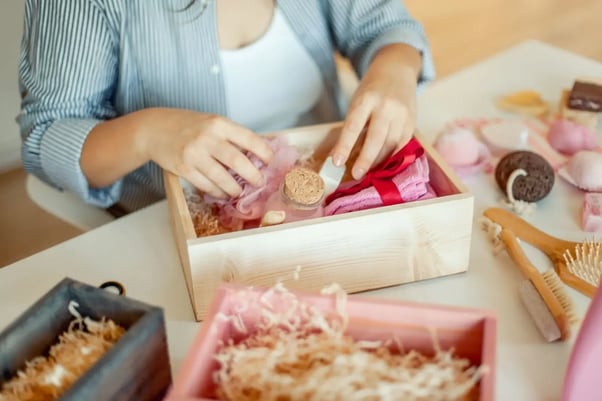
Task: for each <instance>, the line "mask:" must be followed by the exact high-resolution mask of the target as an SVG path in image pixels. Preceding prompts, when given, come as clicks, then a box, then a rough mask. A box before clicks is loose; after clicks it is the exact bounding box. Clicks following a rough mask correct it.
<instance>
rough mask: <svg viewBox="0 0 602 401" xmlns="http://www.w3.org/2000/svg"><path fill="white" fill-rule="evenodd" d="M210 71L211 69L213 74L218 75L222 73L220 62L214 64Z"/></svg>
mask: <svg viewBox="0 0 602 401" xmlns="http://www.w3.org/2000/svg"><path fill="white" fill-rule="evenodd" d="M209 71H211V73H212V74H213V75H217V74H219V73H220V71H221V69H220V68H219V65H218V64H213V65H212V66H211V68H210V69H209Z"/></svg>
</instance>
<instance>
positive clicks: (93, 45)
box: [17, 0, 122, 207]
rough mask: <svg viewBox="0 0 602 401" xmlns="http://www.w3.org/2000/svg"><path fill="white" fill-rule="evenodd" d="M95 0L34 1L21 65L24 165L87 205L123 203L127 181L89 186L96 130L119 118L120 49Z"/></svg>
mask: <svg viewBox="0 0 602 401" xmlns="http://www.w3.org/2000/svg"><path fill="white" fill-rule="evenodd" d="M116 40H117V39H116V37H115V34H114V31H112V30H111V28H110V25H109V23H108V21H107V19H106V16H105V14H104V13H103V11H102V10H101V9H100V8H99V7H98V5H96V4H95V3H94V2H92V1H89V0H58V1H55V0H27V1H26V4H25V22H24V33H23V38H22V43H21V55H20V60H19V89H20V93H21V111H20V113H19V115H18V116H17V122H18V123H19V126H20V130H21V139H22V161H23V166H24V168H25V169H26V170H27V171H28V172H29V173H31V174H34V175H36V176H38V177H39V178H40V179H42V180H44V181H45V182H47V183H49V184H51V185H52V186H54V187H56V188H59V189H64V190H69V191H72V192H75V193H76V194H78V195H79V196H80V197H81V198H82V199H83V200H84V201H85V202H87V203H90V204H93V205H96V206H100V207H107V206H110V205H112V204H114V203H116V202H117V201H118V199H119V197H120V193H121V186H122V183H121V181H117V182H115V183H113V184H112V185H110V186H108V187H106V188H100V189H95V188H90V186H89V184H88V180H87V179H86V176H85V175H84V173H83V171H82V169H81V166H80V158H81V153H82V147H83V144H84V142H85V140H86V137H87V136H88V134H89V133H90V131H91V130H92V129H93V128H94V127H95V126H96V125H97V124H98V123H99V122H101V121H103V120H106V119H110V118H113V117H115V116H116V112H115V110H114V108H113V105H112V103H111V98H112V95H113V91H114V87H115V82H116V80H117V59H118V46H117V43H116Z"/></svg>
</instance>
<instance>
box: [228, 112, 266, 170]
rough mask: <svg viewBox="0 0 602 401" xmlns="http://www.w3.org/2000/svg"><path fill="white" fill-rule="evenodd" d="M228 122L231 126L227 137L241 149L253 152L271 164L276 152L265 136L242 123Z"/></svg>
mask: <svg viewBox="0 0 602 401" xmlns="http://www.w3.org/2000/svg"><path fill="white" fill-rule="evenodd" d="M228 124H229V127H228V128H227V129H226V130H225V132H226V135H225V139H227V140H228V141H230V142H231V143H233V144H234V145H236V146H238V147H239V148H240V149H243V150H247V151H249V152H252V153H253V154H255V155H256V156H257V157H258V158H259V159H260V160H261V161H262V162H264V163H265V164H269V163H270V162H271V161H272V158H273V157H274V152H273V151H272V148H270V145H268V143H267V141H266V140H265V139H264V138H262V137H261V136H259V135H257V134H256V133H254V132H253V131H251V130H249V129H248V128H245V127H243V126H242V125H239V124H236V123H234V122H231V121H229V122H228Z"/></svg>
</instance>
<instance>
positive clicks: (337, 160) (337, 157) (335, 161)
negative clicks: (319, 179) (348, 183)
mask: <svg viewBox="0 0 602 401" xmlns="http://www.w3.org/2000/svg"><path fill="white" fill-rule="evenodd" d="M332 163H333V164H334V165H335V166H337V167H341V166H342V165H343V156H341V155H334V156H333V157H332Z"/></svg>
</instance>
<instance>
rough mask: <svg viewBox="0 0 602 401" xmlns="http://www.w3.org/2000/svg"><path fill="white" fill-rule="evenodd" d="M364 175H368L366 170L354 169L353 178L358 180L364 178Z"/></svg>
mask: <svg viewBox="0 0 602 401" xmlns="http://www.w3.org/2000/svg"><path fill="white" fill-rule="evenodd" d="M364 174H366V170H364V169H363V168H361V167H356V168H354V169H353V178H355V179H356V180H359V179H360V178H362V177H363V176H364Z"/></svg>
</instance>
